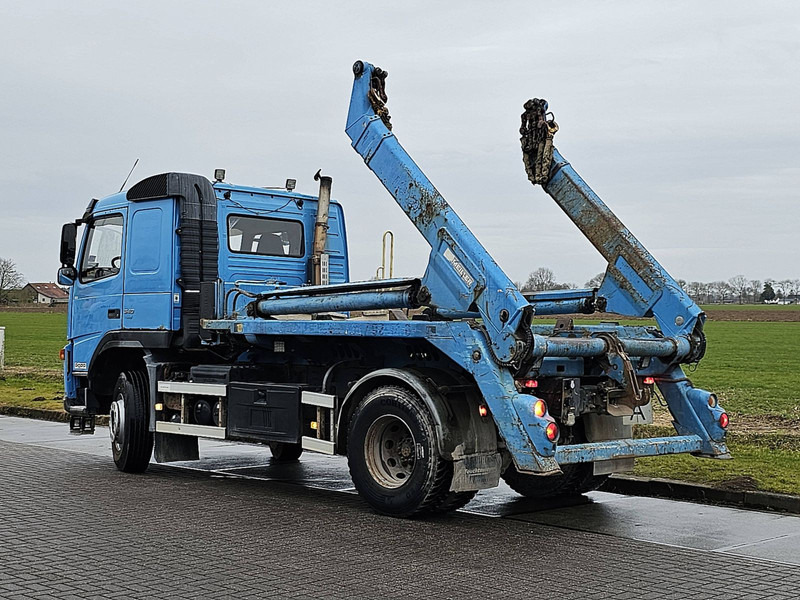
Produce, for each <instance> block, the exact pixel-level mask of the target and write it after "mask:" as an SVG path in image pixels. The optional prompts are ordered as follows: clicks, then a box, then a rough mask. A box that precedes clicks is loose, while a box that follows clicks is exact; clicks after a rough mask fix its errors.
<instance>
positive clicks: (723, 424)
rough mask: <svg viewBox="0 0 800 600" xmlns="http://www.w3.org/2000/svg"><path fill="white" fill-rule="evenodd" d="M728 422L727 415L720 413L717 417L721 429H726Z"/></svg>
mask: <svg viewBox="0 0 800 600" xmlns="http://www.w3.org/2000/svg"><path fill="white" fill-rule="evenodd" d="M729 422H730V419H729V418H728V413H722V414H721V415H720V416H719V426H720V427H722V428H723V429H725V428H727V427H728V423H729Z"/></svg>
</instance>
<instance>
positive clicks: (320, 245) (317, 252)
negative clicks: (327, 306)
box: [311, 169, 333, 285]
mask: <svg viewBox="0 0 800 600" xmlns="http://www.w3.org/2000/svg"><path fill="white" fill-rule="evenodd" d="M321 173H322V169H320V170H319V171H317V173H316V175H314V181H319V201H318V203H317V220H316V223H315V224H314V254H313V255H312V256H311V268H312V272H313V273H312V274H313V276H312V282H311V283H312V284H313V285H328V283H330V275H329V271H328V255H327V254H326V253H325V244H326V242H327V241H328V209H329V207H330V203H331V185H332V184H333V178H332V177H328V176H327V175H322V174H321Z"/></svg>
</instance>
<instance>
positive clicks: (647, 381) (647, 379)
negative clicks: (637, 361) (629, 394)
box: [644, 377, 656, 385]
mask: <svg viewBox="0 0 800 600" xmlns="http://www.w3.org/2000/svg"><path fill="white" fill-rule="evenodd" d="M655 382H656V380H655V378H654V377H645V378H644V384H645V385H653V384H654V383H655Z"/></svg>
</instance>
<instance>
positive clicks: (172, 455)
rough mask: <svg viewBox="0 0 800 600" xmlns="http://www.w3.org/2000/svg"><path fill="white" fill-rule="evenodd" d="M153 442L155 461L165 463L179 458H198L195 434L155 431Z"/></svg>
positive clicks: (198, 452) (198, 451)
mask: <svg viewBox="0 0 800 600" xmlns="http://www.w3.org/2000/svg"><path fill="white" fill-rule="evenodd" d="M155 442H156V449H155V457H156V462H159V463H165V462H176V461H179V460H198V459H199V458H200V450H199V449H198V447H197V436H195V435H174V434H171V433H156V434H155Z"/></svg>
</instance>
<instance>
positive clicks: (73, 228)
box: [59, 223, 78, 280]
mask: <svg viewBox="0 0 800 600" xmlns="http://www.w3.org/2000/svg"><path fill="white" fill-rule="evenodd" d="M77 235H78V226H77V225H75V223H66V224H65V225H64V226H63V227H62V228H61V264H62V265H64V266H66V267H71V266H72V265H74V264H75V238H76V237H77ZM60 272H61V271H59V273H60ZM72 279H73V280H74V279H75V277H73V278H72Z"/></svg>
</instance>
